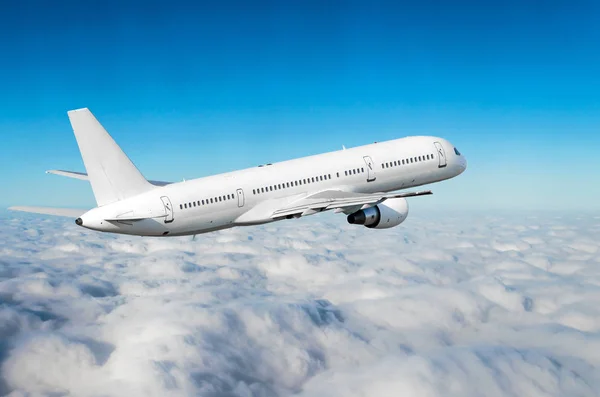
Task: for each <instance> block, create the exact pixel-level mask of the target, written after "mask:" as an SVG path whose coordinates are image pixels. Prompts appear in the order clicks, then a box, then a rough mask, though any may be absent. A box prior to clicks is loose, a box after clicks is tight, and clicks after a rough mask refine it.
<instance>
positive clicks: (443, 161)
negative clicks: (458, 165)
mask: <svg viewBox="0 0 600 397" xmlns="http://www.w3.org/2000/svg"><path fill="white" fill-rule="evenodd" d="M433 144H434V145H435V149H436V151H437V154H438V158H439V160H440V162H439V165H438V168H444V167H445V166H446V152H444V147H443V146H442V144H441V143H439V142H434V143H433Z"/></svg>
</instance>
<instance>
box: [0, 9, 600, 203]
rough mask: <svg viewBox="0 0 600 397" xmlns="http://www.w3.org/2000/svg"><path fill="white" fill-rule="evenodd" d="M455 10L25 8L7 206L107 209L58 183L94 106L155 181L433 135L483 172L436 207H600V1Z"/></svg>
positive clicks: (6, 134) (8, 29) (3, 122)
mask: <svg viewBox="0 0 600 397" xmlns="http://www.w3.org/2000/svg"><path fill="white" fill-rule="evenodd" d="M12 3H17V2H12ZM217 3H218V5H217ZM451 3H452V5H450V2H442V1H433V2H428V1H421V2H414V3H402V2H364V1H361V2H351V1H350V2H341V1H329V2H323V1H271V2H261V1H258V2H251V3H250V2H237V3H236V2H227V1H225V2H215V3H214V4H209V3H207V4H204V3H202V2H190V3H186V2H147V3H146V2H145V3H143V4H142V2H126V1H124V2H111V1H108V2H107V1H103V2H93V1H91V2H71V1H65V2H49V1H44V2H35V1H29V2H23V4H22V5H21V4H11V3H7V4H6V5H4V6H3V9H2V13H1V14H0V37H1V38H2V39H1V41H0V46H1V47H0V49H1V54H2V62H1V64H0V65H1V72H2V73H0V87H1V90H0V92H1V94H0V95H1V96H0V98H2V106H0V134H1V135H0V136H1V137H2V145H0V191H1V192H2V195H1V198H0V206H8V205H17V204H23V205H52V206H57V205H58V206H67V207H68V206H72V207H85V206H88V207H91V206H93V204H94V200H93V196H92V193H91V189H90V188H89V186H88V185H87V184H86V183H85V182H81V181H76V180H70V179H66V178H61V177H57V176H52V175H45V174H44V171H45V170H46V169H52V168H59V169H69V170H80V171H82V170H83V164H82V162H81V158H80V156H79V152H78V150H77V145H76V142H75V139H74V137H73V135H72V131H71V129H70V125H69V122H68V118H67V115H66V111H67V110H69V109H74V108H79V107H89V108H90V109H91V110H92V111H93V112H94V114H95V115H96V116H97V117H98V119H99V120H100V122H101V123H102V124H103V125H104V126H105V127H106V128H107V130H108V131H109V132H110V133H111V134H112V135H113V137H114V138H115V139H116V140H117V142H118V143H119V144H120V145H121V146H122V147H123V149H124V150H125V152H126V153H127V154H128V155H129V156H130V157H131V158H132V160H133V161H134V162H135V163H136V165H137V166H138V167H139V168H140V169H141V170H142V172H143V173H144V175H145V176H146V177H148V178H151V179H162V180H181V179H183V178H186V179H190V178H194V177H200V176H205V175H210V174H214V173H219V172H225V171H231V170H234V169H239V168H245V167H251V166H254V165H256V164H260V163H265V162H275V161H279V160H286V159H289V158H294V157H300V156H304V155H310V154H315V153H321V152H326V151H331V150H337V149H338V148H340V147H341V145H342V144H344V145H346V146H356V145H361V144H366V143H370V142H372V141H383V140H387V139H393V138H397V137H402V136H406V135H416V134H432V135H438V136H442V137H445V138H447V139H448V140H450V141H451V142H453V143H455V144H456V146H457V147H458V148H459V149H460V150H461V151H462V152H463V153H464V154H465V155H466V156H467V159H468V160H469V168H468V170H467V172H466V173H464V174H463V175H461V176H460V177H459V178H456V179H455V180H451V181H448V182H444V183H442V184H439V185H438V186H432V188H433V189H434V193H435V194H436V195H435V196H434V197H431V198H423V199H422V200H423V201H422V202H420V203H416V205H417V207H419V206H421V207H422V208H435V209H442V210H457V209H480V210H487V209H489V210H496V209H508V210H532V209H540V210H566V209H576V210H598V209H600V200H598V198H597V197H599V196H600V184H599V183H598V181H600V177H599V176H598V172H599V171H600V157H599V155H598V154H597V151H598V148H599V147H600V72H599V71H600V30H599V29H598V28H597V27H598V26H600V3H598V2H593V1H589V2H587V1H571V2H566V1H565V2H558V1H552V2H541V1H532V2H528V1H503V2H493V3H492V2H479V1H473V2H468V1H457V2H451ZM425 200H428V201H425ZM416 201H417V200H414V202H416Z"/></svg>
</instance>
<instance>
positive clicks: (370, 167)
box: [363, 156, 376, 182]
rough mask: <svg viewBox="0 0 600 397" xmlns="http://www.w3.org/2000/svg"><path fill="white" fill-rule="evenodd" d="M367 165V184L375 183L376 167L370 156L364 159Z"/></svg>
mask: <svg viewBox="0 0 600 397" xmlns="http://www.w3.org/2000/svg"><path fill="white" fill-rule="evenodd" d="M363 159H364V160H365V164H366V165H367V182H373V181H374V180H375V178H376V177H375V165H374V164H373V160H371V157H370V156H365V157H363Z"/></svg>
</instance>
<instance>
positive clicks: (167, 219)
mask: <svg viewBox="0 0 600 397" xmlns="http://www.w3.org/2000/svg"><path fill="white" fill-rule="evenodd" d="M160 199H161V200H162V202H163V205H164V206H165V214H166V215H167V216H166V217H165V223H171V222H173V221H174V220H175V218H173V205H171V200H169V198H168V197H167V196H163V197H161V198H160Z"/></svg>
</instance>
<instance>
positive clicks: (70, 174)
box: [46, 170, 173, 186]
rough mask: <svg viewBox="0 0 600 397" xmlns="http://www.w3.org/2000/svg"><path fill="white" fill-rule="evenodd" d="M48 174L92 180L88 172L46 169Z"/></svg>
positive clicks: (166, 183)
mask: <svg viewBox="0 0 600 397" xmlns="http://www.w3.org/2000/svg"><path fill="white" fill-rule="evenodd" d="M46 174H54V175H60V176H66V177H68V178H75V179H81V180H82V181H89V180H90V178H89V177H88V174H86V173H85V172H75V171H64V170H48V171H46ZM148 182H150V183H151V184H153V185H154V186H166V185H170V184H171V183H173V182H164V181H148Z"/></svg>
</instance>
